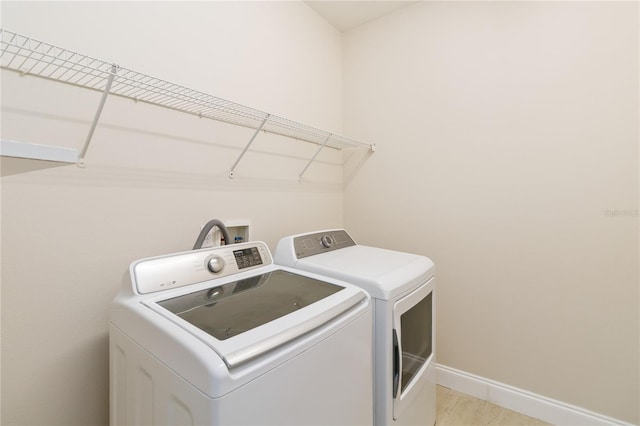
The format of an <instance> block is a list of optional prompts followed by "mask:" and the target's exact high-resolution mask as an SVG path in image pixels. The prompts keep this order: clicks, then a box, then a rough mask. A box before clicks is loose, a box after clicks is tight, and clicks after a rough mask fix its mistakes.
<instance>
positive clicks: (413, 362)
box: [393, 278, 435, 420]
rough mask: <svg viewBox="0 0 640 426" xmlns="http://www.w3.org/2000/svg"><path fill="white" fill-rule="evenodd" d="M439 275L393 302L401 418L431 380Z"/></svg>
mask: <svg viewBox="0 0 640 426" xmlns="http://www.w3.org/2000/svg"><path fill="white" fill-rule="evenodd" d="M434 283H435V278H431V279H430V280H429V281H427V282H426V283H424V284H423V285H421V286H420V287H419V288H418V289H416V290H415V291H413V292H411V293H410V294H408V295H407V296H405V297H403V298H402V299H400V300H398V301H397V302H396V303H395V304H394V305H393V419H394V420H397V419H398V418H399V417H400V416H401V415H402V412H403V411H404V410H405V409H406V407H407V406H409V405H410V404H411V402H412V401H413V400H414V399H415V397H416V396H417V395H418V393H419V392H420V389H421V388H422V387H423V385H424V384H425V382H426V381H427V377H426V371H427V367H428V366H429V365H430V364H431V363H432V362H433V360H434V352H433V349H434V335H435V333H434V309H433V302H434V300H433V290H434Z"/></svg>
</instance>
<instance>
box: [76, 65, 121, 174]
mask: <svg viewBox="0 0 640 426" xmlns="http://www.w3.org/2000/svg"><path fill="white" fill-rule="evenodd" d="M117 72H118V66H117V65H116V64H113V65H111V72H110V73H109V77H108V78H107V84H106V86H105V88H104V91H103V92H102V98H101V99H100V103H99V104H98V109H97V110H96V114H95V116H94V117H93V122H92V123H91V128H90V129H89V134H88V135H87V139H86V140H85V141H84V147H82V151H80V155H79V156H78V167H84V166H85V164H84V157H85V155H87V150H88V149H89V144H90V143H91V138H92V137H93V132H95V130H96V126H97V125H98V120H100V115H101V114H102V108H104V104H105V102H106V101H107V96H108V95H109V91H110V90H111V85H112V84H113V79H114V78H115V76H116V74H117Z"/></svg>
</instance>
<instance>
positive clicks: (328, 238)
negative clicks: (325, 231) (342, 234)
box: [320, 235, 335, 248]
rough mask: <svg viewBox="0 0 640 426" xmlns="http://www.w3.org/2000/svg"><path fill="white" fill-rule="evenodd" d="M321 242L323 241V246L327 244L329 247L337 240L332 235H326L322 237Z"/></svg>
mask: <svg viewBox="0 0 640 426" xmlns="http://www.w3.org/2000/svg"><path fill="white" fill-rule="evenodd" d="M320 242H321V243H322V245H323V246H325V247H326V248H329V247H331V246H332V245H333V243H334V242H335V241H334V240H333V238H332V237H331V235H324V236H323V237H322V238H320Z"/></svg>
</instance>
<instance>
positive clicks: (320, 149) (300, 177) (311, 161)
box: [298, 133, 333, 182]
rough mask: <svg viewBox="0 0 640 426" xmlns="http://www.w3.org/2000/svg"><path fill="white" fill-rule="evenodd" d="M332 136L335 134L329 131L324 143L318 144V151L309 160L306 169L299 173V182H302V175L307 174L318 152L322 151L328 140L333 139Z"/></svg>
mask: <svg viewBox="0 0 640 426" xmlns="http://www.w3.org/2000/svg"><path fill="white" fill-rule="evenodd" d="M331 136H333V135H332V134H331V133H329V135H327V138H326V139H325V140H324V142H322V144H321V145H319V146H318V149H317V150H316V153H315V154H313V157H311V160H309V162H308V163H307V165H306V166H305V167H304V169H302V171H301V172H300V174H299V175H298V182H302V175H304V174H305V172H306V171H307V169H308V168H309V166H310V165H311V163H313V162H314V161H315V160H316V157H317V156H318V154H320V151H322V148H324V146H325V145H326V144H327V142H329V139H331Z"/></svg>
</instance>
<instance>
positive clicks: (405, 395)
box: [274, 229, 436, 426]
mask: <svg viewBox="0 0 640 426" xmlns="http://www.w3.org/2000/svg"><path fill="white" fill-rule="evenodd" d="M274 259H275V262H276V263H277V264H280V265H284V266H289V267H292V268H295V269H296V270H298V271H307V272H314V273H317V274H321V275H323V276H327V277H333V278H337V279H340V280H342V281H345V282H348V283H350V284H355V285H357V286H359V287H360V288H362V289H364V290H366V291H367V292H368V293H369V294H370V295H371V297H372V298H373V311H374V328H373V342H374V346H373V351H374V352H373V359H374V392H373V393H374V412H375V414H374V424H376V425H378V426H388V425H433V424H434V423H435V416H436V406H435V268H434V265H433V262H432V261H431V260H430V259H429V258H427V257H424V256H418V255H414V254H409V253H402V252H398V251H392V250H386V249H382V248H375V247H369V246H364V245H358V244H356V243H355V241H354V240H353V239H352V238H351V236H350V235H349V234H348V233H347V232H346V231H345V230H342V229H336V230H327V231H319V232H313V233H308V234H299V235H293V236H289V237H285V238H282V239H281V240H280V241H279V243H278V246H277V248H276V251H275V256H274Z"/></svg>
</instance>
